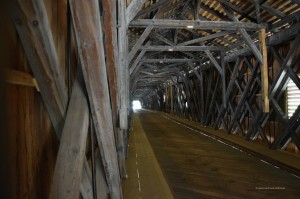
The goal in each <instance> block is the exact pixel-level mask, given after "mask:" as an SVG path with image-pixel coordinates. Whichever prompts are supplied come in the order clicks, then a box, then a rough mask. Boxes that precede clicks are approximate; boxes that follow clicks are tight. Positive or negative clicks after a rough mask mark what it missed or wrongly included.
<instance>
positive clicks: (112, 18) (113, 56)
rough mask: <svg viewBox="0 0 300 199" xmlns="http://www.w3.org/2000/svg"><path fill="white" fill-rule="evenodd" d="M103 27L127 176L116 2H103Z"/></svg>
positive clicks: (117, 134) (120, 154)
mask: <svg viewBox="0 0 300 199" xmlns="http://www.w3.org/2000/svg"><path fill="white" fill-rule="evenodd" d="M102 4H103V26H104V33H105V37H104V39H105V40H104V41H105V42H104V43H105V52H106V57H107V65H106V66H107V73H108V74H107V75H108V81H109V91H110V99H111V103H112V116H113V124H114V133H115V137H116V145H117V148H118V149H119V150H118V160H119V167H120V171H121V172H122V175H126V168H125V157H124V150H125V148H126V147H125V146H124V145H125V143H124V135H123V134H122V133H121V132H120V131H119V130H118V126H119V125H118V124H119V121H118V113H119V110H118V109H119V97H120V96H119V93H118V88H119V85H118V82H117V65H118V53H119V52H118V41H117V38H118V35H117V25H116V23H117V19H116V18H117V17H116V2H114V1H103V2H102Z"/></svg>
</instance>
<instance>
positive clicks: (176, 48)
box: [140, 46, 225, 52]
mask: <svg viewBox="0 0 300 199" xmlns="http://www.w3.org/2000/svg"><path fill="white" fill-rule="evenodd" d="M140 50H145V51H170V52H172V51H205V50H209V51H221V50H225V48H224V47H221V46H142V47H141V48H140Z"/></svg>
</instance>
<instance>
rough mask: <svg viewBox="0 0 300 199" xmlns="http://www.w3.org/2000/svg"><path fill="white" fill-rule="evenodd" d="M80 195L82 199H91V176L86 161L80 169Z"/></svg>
mask: <svg viewBox="0 0 300 199" xmlns="http://www.w3.org/2000/svg"><path fill="white" fill-rule="evenodd" d="M80 193H81V196H82V197H83V199H93V188H92V174H91V170H90V167H89V165H88V161H87V159H85V161H84V165H83V169H82V174H81V184H80Z"/></svg>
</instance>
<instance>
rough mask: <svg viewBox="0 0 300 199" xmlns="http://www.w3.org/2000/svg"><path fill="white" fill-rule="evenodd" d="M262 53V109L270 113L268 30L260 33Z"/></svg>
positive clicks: (262, 30)
mask: <svg viewBox="0 0 300 199" xmlns="http://www.w3.org/2000/svg"><path fill="white" fill-rule="evenodd" d="M259 33H260V34H259V41H260V51H261V53H262V56H263V64H262V65H261V69H260V70H261V83H262V85H261V86H262V109H263V112H265V113H268V112H269V111H270V110H269V109H270V107H269V95H268V92H269V89H268V88H269V80H268V79H269V75H268V58H267V46H266V30H265V29H261V30H260V32H259Z"/></svg>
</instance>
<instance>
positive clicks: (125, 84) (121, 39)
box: [118, 1, 130, 130]
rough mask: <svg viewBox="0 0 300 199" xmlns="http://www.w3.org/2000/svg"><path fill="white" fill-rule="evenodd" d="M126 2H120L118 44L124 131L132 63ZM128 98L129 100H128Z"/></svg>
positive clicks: (126, 127)
mask: <svg viewBox="0 0 300 199" xmlns="http://www.w3.org/2000/svg"><path fill="white" fill-rule="evenodd" d="M125 3H126V2H125V1H118V44H119V46H118V47H119V57H118V58H119V60H118V80H119V93H120V107H119V108H120V111H119V124H120V128H121V129H122V130H127V129H128V112H129V110H128V107H129V102H128V100H129V99H128V98H129V95H128V92H127V89H129V69H128V66H129V65H128V64H129V63H130V61H129V60H128V59H126V58H127V53H128V52H127V51H128V44H127V26H126V5H125ZM127 97H128V98H127Z"/></svg>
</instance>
